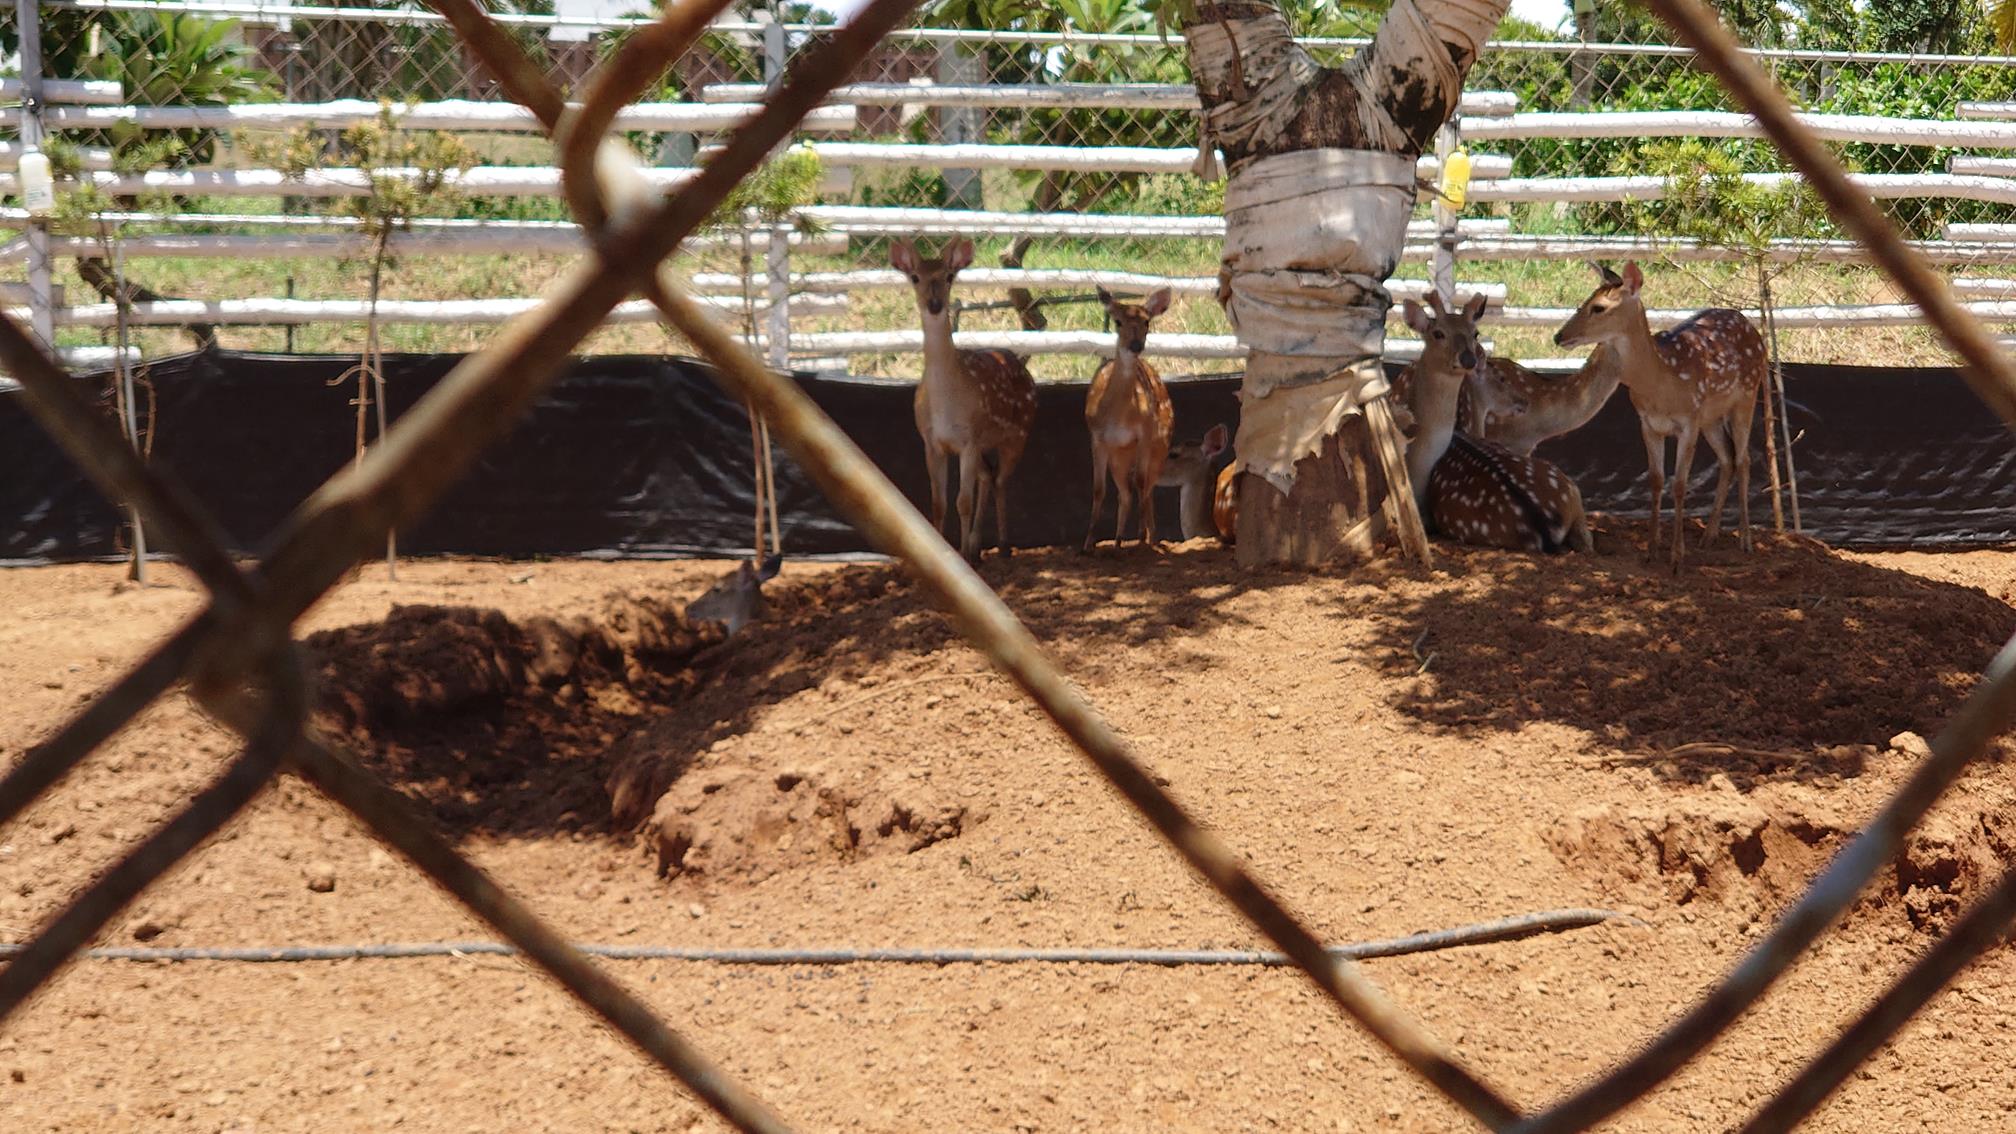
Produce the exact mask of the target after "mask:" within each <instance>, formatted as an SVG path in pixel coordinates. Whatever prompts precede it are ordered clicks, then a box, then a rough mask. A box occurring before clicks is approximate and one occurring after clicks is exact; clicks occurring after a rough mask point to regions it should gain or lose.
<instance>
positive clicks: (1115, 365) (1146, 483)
mask: <svg viewBox="0 0 2016 1134" xmlns="http://www.w3.org/2000/svg"><path fill="white" fill-rule="evenodd" d="M1099 302H1101V303H1103V304H1105V305H1106V313H1107V315H1108V316H1110V317H1111V318H1112V320H1113V331H1114V338H1115V342H1116V346H1115V349H1114V352H1113V359H1112V361H1110V362H1106V363H1104V364H1102V365H1101V366H1100V367H1099V372H1098V373H1096V374H1094V375H1093V376H1092V389H1091V390H1090V391H1089V392H1087V394H1086V395H1085V428H1086V429H1087V430H1088V431H1089V432H1090V433H1091V434H1092V518H1091V519H1090V520H1089V521H1087V522H1086V525H1085V548H1084V550H1086V551H1091V550H1092V545H1093V544H1094V543H1095V542H1096V541H1097V540H1096V537H1095V535H1094V533H1095V532H1096V531H1097V529H1098V527H1099V517H1100V515H1101V513H1103V512H1104V511H1105V508H1106V478H1107V476H1108V474H1109V473H1110V474H1111V476H1112V478H1113V483H1114V486H1115V487H1116V488H1118V489H1119V493H1120V497H1119V506H1118V509H1117V512H1118V514H1117V515H1116V516H1115V517H1114V523H1113V544H1114V546H1115V547H1118V546H1119V545H1120V544H1121V543H1122V542H1123V541H1124V540H1125V538H1126V535H1127V510H1128V508H1129V507H1136V506H1137V505H1136V502H1137V501H1138V508H1137V510H1138V511H1139V512H1140V517H1141V542H1142V543H1143V544H1146V545H1148V546H1151V547H1152V546H1154V544H1155V485H1156V482H1158V481H1160V480H1161V479H1162V466H1163V463H1164V462H1165V461H1167V460H1168V459H1169V435H1170V432H1171V430H1173V429H1174V427H1175V410H1174V409H1172V408H1171V406H1170V404H1169V389H1168V387H1166V386H1164V385H1163V384H1162V376H1161V375H1160V374H1157V373H1156V372H1155V368H1154V367H1153V366H1150V365H1148V363H1147V361H1146V360H1144V359H1143V358H1142V357H1141V352H1142V351H1143V350H1145V349H1147V347H1148V324H1149V323H1150V322H1151V321H1153V320H1154V318H1155V316H1157V315H1160V314H1162V313H1163V312H1164V311H1167V310H1169V289H1168V288H1166V287H1165V288H1158V289H1157V290H1155V291H1154V292H1152V293H1151V294H1150V295H1149V296H1148V298H1147V299H1146V300H1145V301H1143V302H1141V303H1139V304H1133V303H1122V302H1120V301H1119V300H1117V299H1115V298H1113V295H1112V293H1111V292H1109V291H1107V290H1106V289H1105V288H1103V287H1102V288H1100V289H1099Z"/></svg>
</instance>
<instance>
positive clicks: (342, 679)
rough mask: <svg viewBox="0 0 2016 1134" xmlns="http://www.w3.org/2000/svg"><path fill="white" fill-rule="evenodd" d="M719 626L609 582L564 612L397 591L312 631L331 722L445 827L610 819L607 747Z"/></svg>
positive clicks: (685, 678)
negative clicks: (409, 601) (380, 604)
mask: <svg viewBox="0 0 2016 1134" xmlns="http://www.w3.org/2000/svg"><path fill="white" fill-rule="evenodd" d="M721 638H722V633H721V630H720V628H719V627H717V626H712V625H705V624H703V625H701V626H699V627H697V628H696V627H692V626H689V625H688V624H687V623H686V622H685V620H684V619H683V617H682V616H681V615H680V613H679V612H678V609H677V607H676V605H675V604H673V603H670V602H667V601H665V600H663V599H661V598H659V597H657V596H648V595H647V596H639V595H633V594H614V595H611V596H609V598H608V599H607V600H606V601H605V602H604V604H603V605H602V608H601V609H600V610H599V611H598V612H596V613H594V614H579V615H573V616H570V617H568V618H566V619H564V620H560V619H554V618H550V617H544V616H534V617H530V618H526V619H524V620H522V621H519V620H514V619H512V618H510V617H508V616H506V615H505V614H504V613H502V612H501V611H497V610H493V609H479V608H473V607H452V606H434V605H411V606H396V607H394V608H393V609H392V611H391V613H390V614H388V615H387V616H386V617H385V619H384V620H383V621H381V622H372V623H366V624H362V625H356V626H348V627H343V628H341V629H336V630H325V631H322V632H320V633H317V634H313V635H310V636H309V637H308V638H307V639H306V640H305V642H304V645H306V647H307V648H308V651H309V654H310V656H311V657H312V658H314V659H315V664H316V666H317V670H318V678H319V681H318V685H319V688H320V690H321V695H322V703H321V705H320V706H319V711H320V714H321V716H322V718H323V723H324V726H325V727H329V728H333V729H335V730H337V731H338V732H340V733H343V734H345V735H347V736H348V737H349V738H350V739H351V740H352V741H353V742H355V745H356V747H357V748H358V749H359V750H360V751H362V752H363V753H365V754H366V755H367V756H368V757H369V758H370V759H371V760H372V762H373V764H374V766H375V767H377V769H378V770H379V771H380V772H381V773H382V774H384V775H386V776H387V777H388V778H390V779H391V781H392V782H394V783H396V784H399V785H401V786H402V787H403V788H404V789H405V790H407V791H408V793H409V794H412V795H415V796H417V797H418V798H420V799H421V800H422V801H424V802H426V803H427V804H428V805H429V806H430V807H431V808H432V809H433V811H434V813H435V815H436V817H437V818H438V819H440V820H442V821H443V822H445V823H447V824H448V825H449V826H450V827H452V828H456V829H475V828H481V829H490V830H511V829H520V830H532V829H550V827H551V826H553V825H558V826H561V827H576V828H597V829H601V828H606V827H607V826H608V823H609V807H608V802H607V799H606V797H605V796H603V794H602V790H601V781H602V779H603V777H604V775H605V774H606V766H605V761H606V760H607V758H608V754H609V751H610V749H611V748H612V746H613V745H614V744H615V742H616V741H617V739H618V738H619V737H620V736H622V735H624V734H626V733H627V732H629V731H630V730H631V729H632V728H634V727H635V726H636V724H637V723H638V722H639V721H640V720H641V719H642V718H645V717H647V716H649V715H651V714H653V713H655V712H657V711H659V709H660V707H661V706H664V705H667V704H670V703H672V702H674V701H676V700H677V699H678V697H679V696H680V695H681V693H682V691H683V690H684V689H685V688H687V687H689V686H690V685H691V683H692V681H693V678H692V676H691V674H690V673H689V672H688V669H687V667H688V665H689V663H690V662H692V661H693V659H694V658H695V657H696V656H698V655H700V654H701V652H702V651H703V650H705V649H706V648H707V647H708V646H710V645H713V644H714V643H717V642H719V641H720V640H721Z"/></svg>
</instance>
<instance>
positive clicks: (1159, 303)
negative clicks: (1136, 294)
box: [1141, 287, 1169, 319]
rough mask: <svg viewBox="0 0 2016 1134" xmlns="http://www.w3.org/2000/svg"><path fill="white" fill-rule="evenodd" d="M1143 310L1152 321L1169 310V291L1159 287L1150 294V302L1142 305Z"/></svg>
mask: <svg viewBox="0 0 2016 1134" xmlns="http://www.w3.org/2000/svg"><path fill="white" fill-rule="evenodd" d="M1141 310H1143V311H1146V312H1147V313H1148V317H1149V318H1150V319H1153V318H1154V317H1155V316H1157V315H1160V314H1162V313H1163V312H1164V311H1167V310H1169V289H1168V288H1166V287H1158V288H1156V289H1155V290H1154V291H1151V292H1149V293H1148V302H1146V303H1144V304H1142V305H1141Z"/></svg>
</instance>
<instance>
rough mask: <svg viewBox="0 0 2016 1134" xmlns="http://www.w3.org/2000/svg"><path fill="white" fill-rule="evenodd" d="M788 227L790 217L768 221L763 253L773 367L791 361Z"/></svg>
mask: <svg viewBox="0 0 2016 1134" xmlns="http://www.w3.org/2000/svg"><path fill="white" fill-rule="evenodd" d="M791 229H792V224H791V220H790V218H789V217H786V218H785V219H783V220H780V221H778V222H777V223H775V224H773V225H771V226H770V246H769V248H768V249H767V250H765V252H764V255H763V271H764V273H765V274H766V275H768V276H769V281H770V286H769V295H770V310H769V312H768V313H767V315H766V316H765V330H764V336H765V337H766V338H767V339H768V340H769V342H770V349H769V352H768V353H769V361H770V366H771V367H772V368H773V369H776V370H783V369H786V368H787V367H789V366H790V365H791Z"/></svg>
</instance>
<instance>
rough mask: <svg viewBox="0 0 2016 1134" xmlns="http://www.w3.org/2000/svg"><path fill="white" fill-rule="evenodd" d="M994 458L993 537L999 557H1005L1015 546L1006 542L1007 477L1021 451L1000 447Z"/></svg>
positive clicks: (1011, 472)
mask: <svg viewBox="0 0 2016 1134" xmlns="http://www.w3.org/2000/svg"><path fill="white" fill-rule="evenodd" d="M994 459H995V466H994V537H995V542H996V544H997V546H999V547H1000V549H1001V558H1003V559H1006V558H1009V557H1010V556H1012V555H1014V554H1015V548H1014V547H1013V546H1011V545H1010V544H1009V543H1008V478H1009V477H1010V476H1011V475H1013V474H1014V472H1015V466H1016V464H1017V463H1018V462H1020V461H1021V460H1022V453H1021V451H1020V450H1019V449H1002V450H1000V451H999V452H998V453H996V454H995V455H994Z"/></svg>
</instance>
